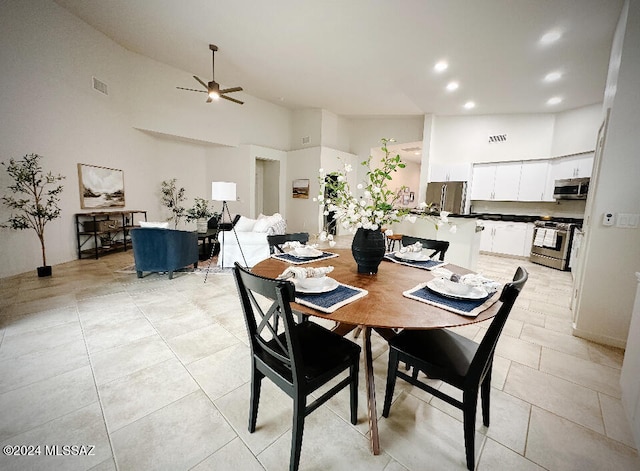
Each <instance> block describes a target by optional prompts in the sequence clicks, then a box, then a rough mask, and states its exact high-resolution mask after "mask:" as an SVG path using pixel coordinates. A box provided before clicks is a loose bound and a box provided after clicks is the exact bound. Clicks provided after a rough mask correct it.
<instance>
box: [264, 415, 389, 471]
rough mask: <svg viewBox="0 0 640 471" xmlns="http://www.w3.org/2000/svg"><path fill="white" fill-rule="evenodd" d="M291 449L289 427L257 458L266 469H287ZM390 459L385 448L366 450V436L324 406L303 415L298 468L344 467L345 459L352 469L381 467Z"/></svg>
mask: <svg viewBox="0 0 640 471" xmlns="http://www.w3.org/2000/svg"><path fill="white" fill-rule="evenodd" d="M256 433H257V432H256ZM338 437H339V438H338ZM290 453H291V430H288V431H287V432H286V433H284V434H283V435H282V436H280V437H279V438H278V439H277V440H276V441H275V442H274V443H273V445H271V446H270V447H268V448H267V449H266V450H264V451H263V452H262V453H260V454H259V455H258V459H259V460H260V461H261V463H262V464H263V466H264V467H265V469H266V470H268V471H270V470H273V471H276V470H281V469H286V467H287V464H288V463H289V457H290ZM390 460H391V458H390V457H389V455H387V454H386V453H384V452H383V453H381V454H380V455H378V456H374V455H373V454H372V453H371V451H370V450H369V440H368V439H367V438H366V437H365V436H363V435H361V434H360V433H358V432H357V431H356V430H355V429H354V428H353V427H352V426H351V425H350V424H349V423H348V422H345V421H344V420H342V419H340V418H339V417H337V416H336V415H335V414H333V413H332V412H331V411H329V410H327V409H318V410H316V411H314V412H313V413H312V414H310V415H308V416H307V417H306V419H305V425H304V434H303V439H302V452H301V455H300V469H301V470H311V469H345V463H349V465H348V468H349V469H350V470H354V471H358V470H362V471H367V470H380V471H382V470H383V469H384V468H385V467H386V466H387V464H389V461H390Z"/></svg>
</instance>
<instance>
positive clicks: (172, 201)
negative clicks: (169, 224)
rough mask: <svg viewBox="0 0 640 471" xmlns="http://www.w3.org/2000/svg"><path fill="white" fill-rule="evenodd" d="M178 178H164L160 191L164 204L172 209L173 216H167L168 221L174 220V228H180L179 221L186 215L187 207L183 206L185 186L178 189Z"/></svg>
mask: <svg viewBox="0 0 640 471" xmlns="http://www.w3.org/2000/svg"><path fill="white" fill-rule="evenodd" d="M176 181H177V179H176V178H172V179H171V180H164V181H163V182H162V184H161V188H160V191H161V192H162V199H161V201H162V204H163V205H164V206H166V207H167V208H169V211H171V213H172V214H171V216H170V217H169V218H167V221H173V228H174V229H177V228H178V223H179V222H180V219H182V218H183V217H184V213H185V211H186V209H185V208H184V206H181V204H180V203H182V202H183V201H184V200H185V197H184V188H183V187H181V188H180V189H178V188H177V187H176Z"/></svg>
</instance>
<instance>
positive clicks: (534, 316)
mask: <svg viewBox="0 0 640 471" xmlns="http://www.w3.org/2000/svg"><path fill="white" fill-rule="evenodd" d="M518 300H520V298H518ZM509 319H511V320H518V321H521V322H522V323H523V324H532V325H537V326H540V327H544V323H545V319H546V316H545V315H544V314H542V313H539V312H534V311H530V310H528V309H524V308H522V307H520V306H514V307H513V309H511V314H509Z"/></svg>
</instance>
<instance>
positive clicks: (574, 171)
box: [552, 152, 593, 180]
mask: <svg viewBox="0 0 640 471" xmlns="http://www.w3.org/2000/svg"><path fill="white" fill-rule="evenodd" d="M592 169H593V152H589V153H587V154H579V155H572V156H569V157H560V158H558V159H554V160H553V164H552V174H553V180H559V179H562V178H583V177H590V176H591V171H592Z"/></svg>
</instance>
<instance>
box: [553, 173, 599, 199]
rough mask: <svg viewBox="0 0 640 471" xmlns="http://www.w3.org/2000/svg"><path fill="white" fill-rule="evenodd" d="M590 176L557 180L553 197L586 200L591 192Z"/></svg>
mask: <svg viewBox="0 0 640 471" xmlns="http://www.w3.org/2000/svg"><path fill="white" fill-rule="evenodd" d="M589 180H590V179H589V178H565V179H562V180H556V182H555V185H554V187H553V197H554V198H555V199H557V200H584V199H587V193H589Z"/></svg>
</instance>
